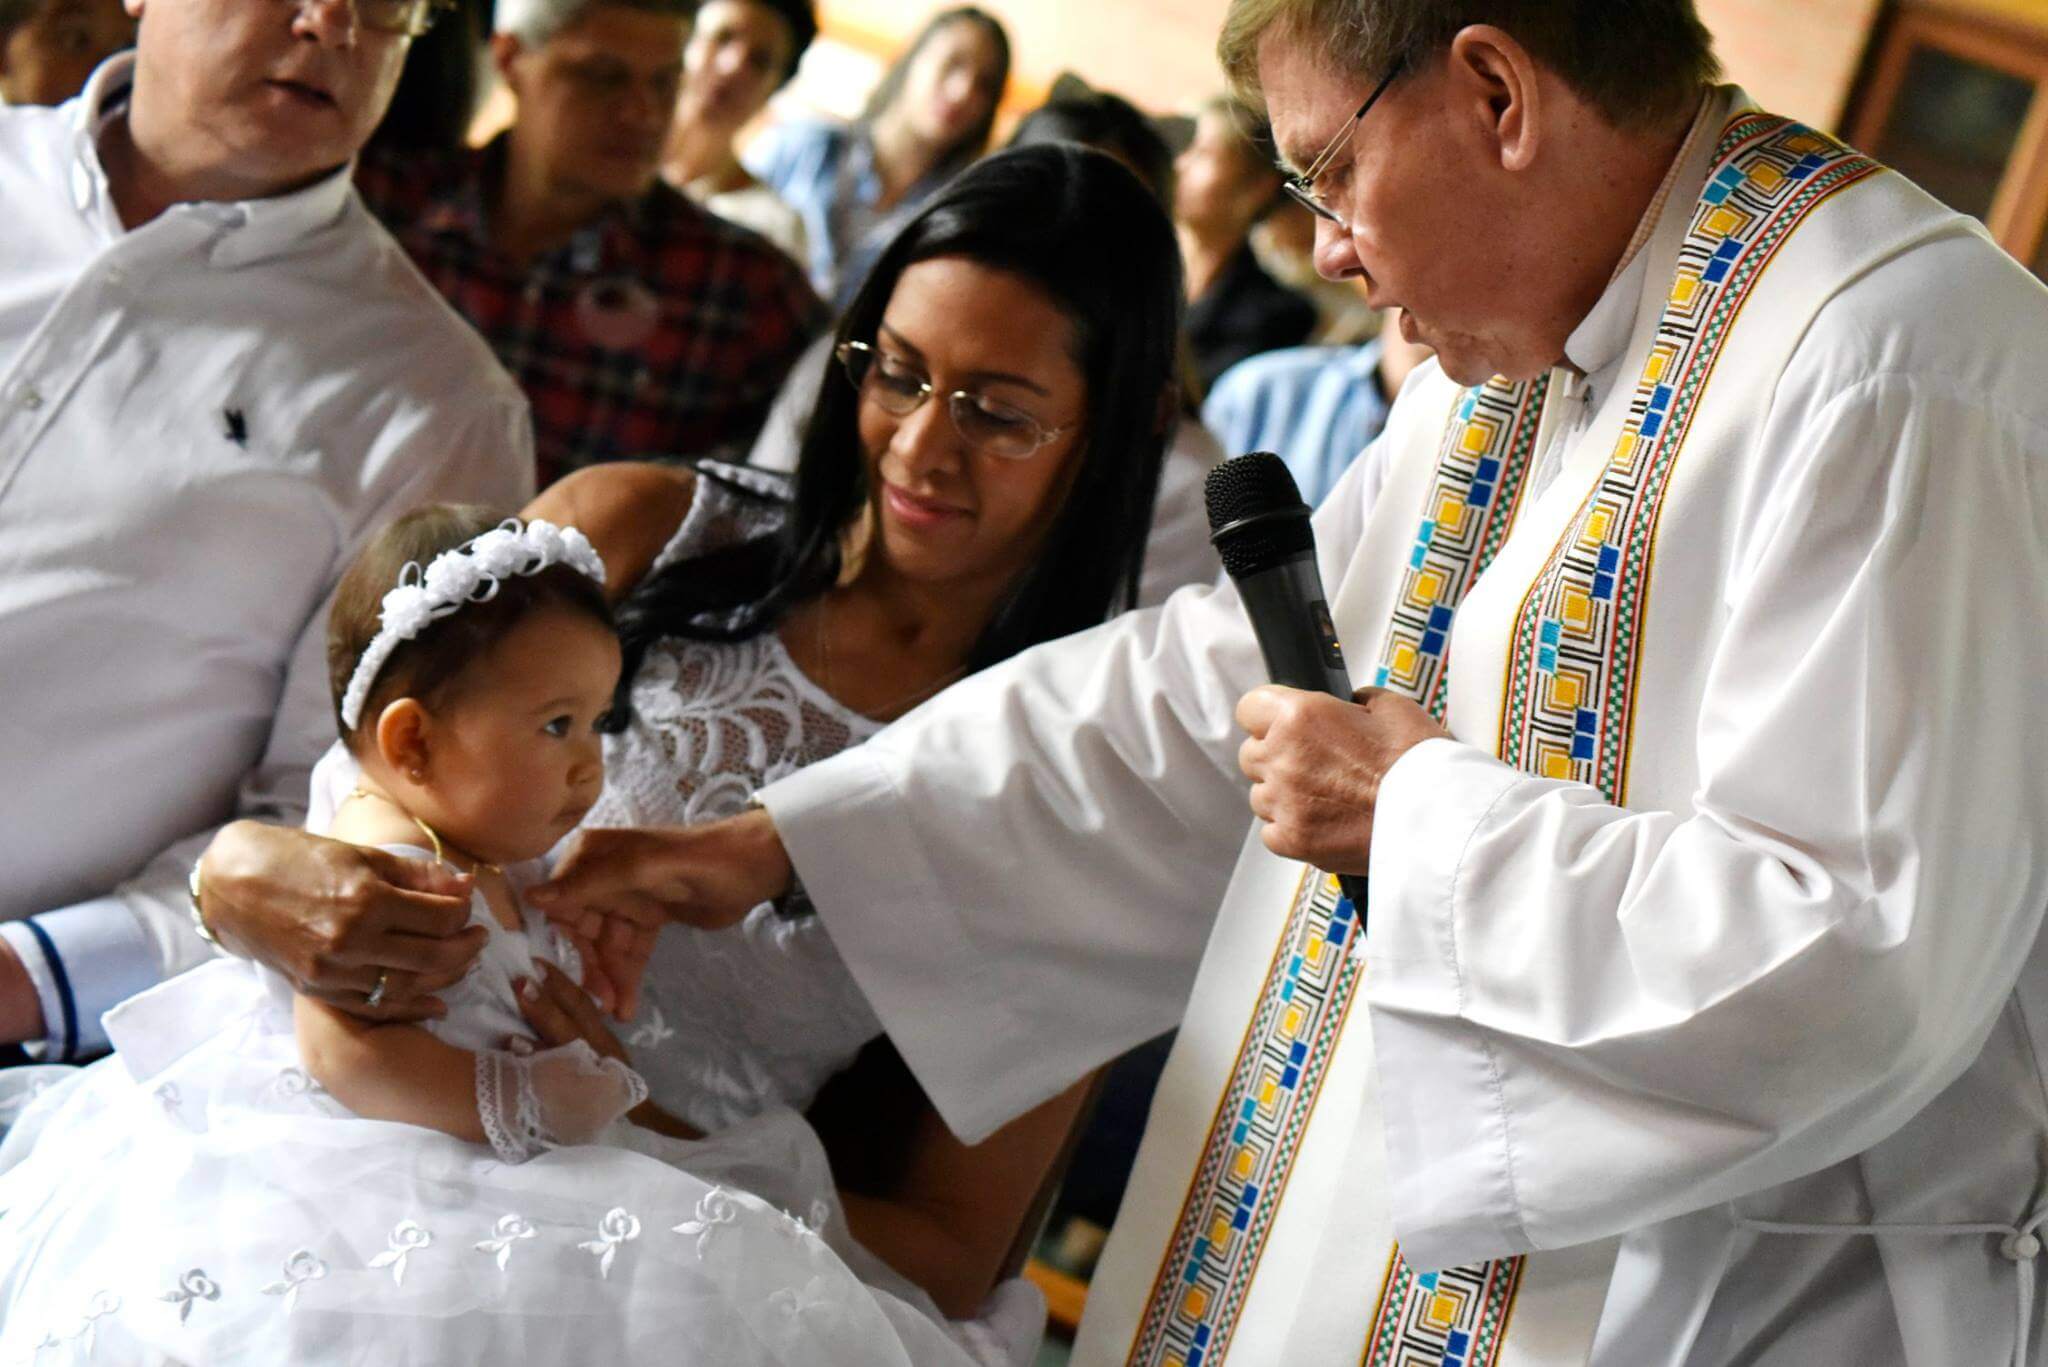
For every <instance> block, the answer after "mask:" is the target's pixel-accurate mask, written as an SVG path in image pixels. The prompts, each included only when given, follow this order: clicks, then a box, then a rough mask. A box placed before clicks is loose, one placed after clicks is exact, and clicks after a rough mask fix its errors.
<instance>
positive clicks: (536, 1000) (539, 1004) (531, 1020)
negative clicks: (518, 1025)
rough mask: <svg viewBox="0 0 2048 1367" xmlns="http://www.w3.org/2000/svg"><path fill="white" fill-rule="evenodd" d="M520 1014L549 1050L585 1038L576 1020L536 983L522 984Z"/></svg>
mask: <svg viewBox="0 0 2048 1367" xmlns="http://www.w3.org/2000/svg"><path fill="white" fill-rule="evenodd" d="M519 1010H520V1012H521V1013H522V1014H523V1015H525V1017H526V1023H527V1024H528V1025H530V1026H532V1027H533V1033H534V1034H536V1035H538V1036H540V1041H541V1043H542V1044H545V1045H547V1046H548V1047H549V1048H550V1049H552V1048H555V1047H556V1046H558V1045H563V1044H573V1043H575V1042H576V1041H577V1040H580V1039H582V1038H583V1034H582V1032H581V1031H579V1030H578V1029H577V1028H576V1020H575V1018H574V1017H573V1016H571V1015H570V1014H569V1013H568V1012H567V1011H566V1010H564V1009H563V1007H562V1004H561V1002H559V1001H557V1000H556V999H555V995H554V994H553V993H551V992H549V991H547V990H546V988H544V987H543V986H542V985H541V983H540V982H539V981H538V980H536V979H533V978H525V979H522V980H521V981H520V983H519Z"/></svg>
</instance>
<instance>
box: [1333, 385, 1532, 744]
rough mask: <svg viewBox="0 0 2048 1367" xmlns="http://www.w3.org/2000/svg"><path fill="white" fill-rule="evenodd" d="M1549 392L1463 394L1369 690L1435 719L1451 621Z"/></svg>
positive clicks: (1501, 389) (1512, 507) (1503, 515)
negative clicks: (1403, 698)
mask: <svg viewBox="0 0 2048 1367" xmlns="http://www.w3.org/2000/svg"><path fill="white" fill-rule="evenodd" d="M1549 389H1550V375H1549V372H1547V371H1546V372H1545V373H1544V374H1543V375H1542V376H1540V377H1539V378H1537V379H1535V380H1530V381H1525V382H1523V383H1521V384H1510V383H1509V382H1508V381H1506V380H1500V379H1495V380H1491V381H1489V382H1488V383H1486V384H1483V385H1481V386H1480V387H1479V388H1477V389H1473V390H1468V391H1466V394H1465V397H1464V399H1463V401H1461V402H1460V403H1459V405H1458V407H1457V409H1456V411H1455V412H1454V413H1453V414H1452V415H1451V421H1450V423H1449V424H1448V425H1447V427H1446V429H1445V431H1444V441H1443V449H1442V451H1441V452H1440V453H1439V454H1438V457H1437V467H1436V477H1435V480H1434V482H1433V483H1432V484H1431V486H1430V490H1429V497H1428V500H1427V501H1426V502H1425V503H1424V504H1423V514H1422V526H1421V528H1420V529H1419V530H1418V531H1417V532H1416V534H1415V545H1414V547H1413V548H1412V549H1411V550H1410V551H1409V553H1408V565H1407V568H1406V569H1405V571H1404V572H1403V574H1402V579H1401V594H1400V596H1399V597H1398V598H1396V599H1395V600H1394V612H1393V620H1392V621H1391V623H1389V625H1388V628H1387V635H1386V640H1385V643H1384V644H1383V645H1382V646H1381V647H1380V663H1379V669H1378V671H1377V672H1376V673H1375V674H1374V675H1373V684H1374V686H1375V687H1378V688H1391V689H1394V690H1396V691H1398V692H1401V693H1405V694H1407V695H1408V696H1409V697H1411V698H1413V699H1415V700H1416V701H1417V702H1419V703H1421V704H1423V706H1425V707H1427V708H1428V709H1429V710H1430V713H1431V715H1433V716H1435V717H1436V718H1437V720H1439V721H1441V720H1443V715H1444V703H1445V701H1446V699H1447V697H1448V691H1447V690H1448V689H1449V687H1450V671H1449V670H1448V669H1447V668H1446V666H1447V665H1448V663H1449V660H1450V638H1451V622H1452V620H1453V619H1454V618H1455V616H1456V615H1457V611H1458V604H1460V603H1461V602H1463V601H1464V599H1465V590H1466V589H1468V588H1470V587H1471V586H1472V581H1473V580H1474V579H1477V578H1478V577H1479V574H1480V571H1482V570H1484V569H1485V568H1486V567H1487V565H1488V564H1489V563H1491V561H1492V560H1493V556H1494V552H1496V551H1498V550H1499V549H1500V543H1501V542H1502V541H1504V540H1506V539H1507V534H1508V528H1509V527H1510V526H1512V525H1513V524H1514V520H1515V511H1516V508H1517V506H1518V505H1519V504H1520V503H1521V498H1522V488H1523V485H1524V484H1525V483H1526V479H1525V476H1526V475H1527V473H1528V469H1529V453H1530V452H1531V451H1533V450H1534V449H1535V446H1536V429H1537V426H1538V420H1539V419H1540V418H1541V417H1542V415H1543V398H1544V395H1545V394H1546V393H1548V392H1549Z"/></svg>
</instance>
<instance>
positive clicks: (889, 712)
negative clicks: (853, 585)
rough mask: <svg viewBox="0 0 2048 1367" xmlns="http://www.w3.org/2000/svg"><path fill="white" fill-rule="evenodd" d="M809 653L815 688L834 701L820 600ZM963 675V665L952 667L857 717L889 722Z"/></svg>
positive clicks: (829, 651) (829, 641)
mask: <svg viewBox="0 0 2048 1367" xmlns="http://www.w3.org/2000/svg"><path fill="white" fill-rule="evenodd" d="M811 653H812V654H813V655H815V656H816V657H817V659H818V687H819V688H821V689H823V690H824V691H825V692H826V693H827V694H829V695H830V696H831V697H832V698H833V699H834V700H835V701H836V700H838V698H839V695H838V694H837V693H836V692H833V689H832V638H831V637H830V636H828V635H826V634H825V600H824V599H822V598H820V599H818V600H817V606H816V607H815V608H814V609H813V616H812V618H811ZM966 672H967V666H966V664H965V663H964V662H963V663H961V664H957V665H954V666H953V667H952V668H951V669H949V670H947V671H946V672H945V673H943V674H941V675H939V677H938V678H936V679H933V680H932V681H931V682H930V683H928V684H926V685H924V686H923V687H922V688H917V689H913V690H911V691H910V692H908V693H905V694H904V695H903V696H902V697H900V698H894V699H891V700H890V701H889V702H887V703H884V704H882V705H880V706H876V707H863V708H860V709H858V710H859V712H860V715H862V716H864V717H866V718H867V719H868V720H869V721H884V720H889V721H893V720H894V719H895V718H896V717H897V716H899V715H900V713H899V711H898V709H900V708H908V707H910V706H912V705H914V704H917V703H921V702H923V701H924V700H925V699H926V698H929V697H930V696H931V695H932V694H934V693H936V692H938V691H939V690H940V689H942V688H944V687H945V686H946V685H947V684H949V683H951V682H953V680H955V679H957V678H959V677H960V676H961V675H962V674H965V673H966ZM847 710H848V711H854V710H855V709H854V708H851V707H848V708H847Z"/></svg>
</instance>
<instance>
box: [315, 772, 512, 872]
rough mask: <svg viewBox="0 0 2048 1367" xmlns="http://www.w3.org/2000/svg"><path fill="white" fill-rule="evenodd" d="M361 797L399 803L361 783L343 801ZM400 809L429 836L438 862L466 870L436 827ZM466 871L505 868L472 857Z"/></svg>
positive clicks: (487, 870)
mask: <svg viewBox="0 0 2048 1367" xmlns="http://www.w3.org/2000/svg"><path fill="white" fill-rule="evenodd" d="M359 797H367V798H374V799H377V800H380V801H383V802H388V803H390V804H391V805H392V806H393V807H398V804H397V803H396V802H392V801H391V799H390V798H388V797H385V796H384V795H383V794H382V793H373V792H371V791H370V790H369V789H368V788H365V787H363V786H362V785H361V784H360V783H359V784H357V785H356V786H355V787H353V788H351V789H349V790H348V797H345V798H343V799H342V801H343V802H347V801H350V800H352V799H354V798H359ZM398 810H399V811H401V812H405V815H406V816H407V817H409V818H411V820H412V824H413V825H415V826H417V827H419V828H420V833H421V834H422V835H424V836H426V837H427V843H428V844H430V845H432V846H433V847H434V862H435V863H436V864H446V865H447V866H448V867H449V868H451V869H454V870H455V871H456V872H457V873H462V872H465V870H464V869H463V867H462V866H461V865H460V864H458V863H456V862H455V861H454V860H452V859H450V858H449V857H448V855H447V853H446V852H445V851H444V850H443V849H442V848H441V837H440V836H439V835H437V834H436V833H435V831H434V828H433V827H432V826H429V825H428V824H427V823H426V822H424V821H422V820H420V819H419V818H418V817H416V816H413V814H412V813H411V812H407V811H405V808H403V807H398ZM466 872H468V873H471V874H478V873H495V874H498V875H500V876H502V875H503V874H504V872H505V870H504V869H502V868H500V867H499V866H498V865H496V864H491V863H487V862H485V861H484V860H481V859H475V858H472V859H471V860H470V866H469V868H468V869H467V870H466Z"/></svg>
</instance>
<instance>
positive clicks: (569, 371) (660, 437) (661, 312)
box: [356, 137, 824, 487]
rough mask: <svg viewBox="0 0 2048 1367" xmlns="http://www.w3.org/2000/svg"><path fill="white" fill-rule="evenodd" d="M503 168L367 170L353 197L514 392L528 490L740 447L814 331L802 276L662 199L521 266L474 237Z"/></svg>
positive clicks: (442, 159) (634, 204)
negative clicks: (594, 468)
mask: <svg viewBox="0 0 2048 1367" xmlns="http://www.w3.org/2000/svg"><path fill="white" fill-rule="evenodd" d="M504 154H505V146H504V139H503V138H502V137H501V138H500V139H498V140H497V141H496V142H494V143H492V144H491V145H490V146H488V147H486V148H483V149H481V150H477V151H469V150H465V151H462V152H459V153H455V154H452V155H433V156H427V157H422V156H417V155H415V156H409V157H392V156H388V155H384V156H380V155H377V154H367V155H365V156H364V158H363V159H362V161H361V162H360V163H359V164H358V166H357V168H356V188H357V189H358V190H359V191H361V193H362V196H363V199H364V200H365V201H366V202H367V203H368V204H369V206H370V207H371V209H373V210H374V211H375V212H376V214H377V216H378V217H379V218H381V219H383V220H384V223H385V226H387V227H388V228H390V230H391V232H392V235H393V236H395V237H396V238H397V239H398V240H399V242H400V243H401V244H403V245H404V247H405V249H406V252H407V253H408V254H409V255H410V256H411V257H412V259H413V261H414V262H415V263H416V264H417V265H418V266H419V268H420V270H421V271H422V272H423V273H424V274H425V275H426V277H427V279H428V280H430V281H432V282H433V284H434V287H435V288H436V289H438V290H439V291H440V292H441V294H442V296H443V297H444V298H446V299H447V300H448V302H449V303H450V304H452V305H454V307H455V310H456V312H458V313H460V314H461V315H462V316H463V317H464V318H467V319H468V320H469V322H470V323H471V325H472V326H474V327H475V328H476V329H477V331H479V332H481V333H482V334H483V335H484V339H485V340H486V341H488V342H489V343H490V344H491V349H492V350H493V351H495V352H496V353H497V354H498V359H499V360H500V361H501V362H503V363H504V366H505V368H506V369H507V370H509V371H511V372H512V376H513V378H514V379H516V380H518V382H519V386H520V388H521V389H523V390H525V391H526V397H527V399H528V401H529V402H530V403H531V404H532V406H533V425H534V437H535V443H534V445H535V450H536V452H537V454H538V456H539V461H540V468H539V472H538V473H539V484H540V486H541V487H545V486H546V485H548V484H550V483H552V482H553V481H554V480H556V479H557V478H559V477H561V476H562V475H564V474H567V473H568V472H569V471H571V470H574V469H576V468H578V467H579V466H584V465H591V464H595V463H596V462H599V461H607V460H620V459H625V458H630V457H638V456H656V457H694V456H705V455H714V454H717V453H719V452H721V451H725V450H729V449H731V448H733V447H734V446H736V445H740V444H743V443H746V442H749V441H751V440H752V439H753V437H754V435H755V433H756V432H757V431H759V429H760V426H761V422H762V419H763V418H764V417H765V416H766V415H767V411H768V404H769V402H770V401H771V400H772V399H773V398H774V397H775V393H776V390H777V389H778V388H779V387H780V386H781V384H782V380H783V377H784V376H785V375H786V374H787V373H788V371H789V368H790V365H791V364H792V363H793V362H794V361H795V360H796V358H797V356H798V355H799V354H801V353H802V351H803V349H804V346H805V344H806V343H807V342H808V341H809V340H810V338H811V336H812V334H813V333H815V332H816V331H817V330H818V329H819V328H820V327H821V326H822V325H823V323H824V315H823V310H822V309H821V308H820V306H819V304H818V300H817V297H816V296H815V295H814V294H813V293H812V292H811V288H810V285H809V284H808V283H807V282H806V280H805V278H804V273H803V271H802V269H801V268H800V267H798V265H797V264H796V263H795V262H794V261H791V260H790V259H789V258H788V257H787V256H785V255H783V253H782V252H780V251H778V250H777V249H776V248H774V247H772V246H770V245H769V244H768V243H767V242H766V241H765V240H763V239H762V238H760V237H757V236H755V235H754V234H753V233H751V232H749V231H747V230H746V229H744V228H741V227H739V226H737V225H735V224H732V223H728V222H726V221H725V220H724V219H722V218H718V217H716V216H714V215H712V214H710V213H708V212H706V211H705V210H703V209H700V208H698V207H697V206H696V205H694V204H692V203H691V202H690V201H689V200H688V199H686V198H684V197H683V196H682V195H681V194H679V193H677V192H676V191H675V190H673V189H670V188H669V187H668V186H667V185H664V184H662V183H661V182H659V181H657V182H656V183H655V184H654V186H653V187H652V188H651V189H649V190H648V191H647V193H645V194H644V195H642V196H641V197H640V198H638V199H637V200H633V201H631V202H629V203H623V204H619V205H615V206H613V207H612V208H611V209H609V210H607V211H606V212H605V213H603V214H602V215H600V216H599V217H598V218H597V219H596V220H594V221H593V222H591V223H589V224H587V225H585V226H584V227H583V228H582V229H580V230H578V232H577V233H576V235H575V236H574V237H572V238H571V239H570V240H569V242H568V243H567V244H565V245H564V246H562V247H560V248H558V249H556V250H555V251H552V252H548V253H546V254H544V255H542V256H540V257H537V258H535V259H534V261H533V262H532V263H530V264H529V265H526V266H520V265H518V264H516V263H514V262H512V261H509V260H507V259H506V258H505V257H504V256H502V255H500V254H499V253H498V252H497V251H496V250H495V249H493V248H492V246H491V244H490V240H489V233H488V231H487V230H486V227H485V207H484V206H485V203H486V200H487V191H486V187H487V186H488V185H490V184H492V183H493V182H494V181H495V179H496V177H497V176H498V175H499V174H500V172H501V170H502V166H503V158H504Z"/></svg>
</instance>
